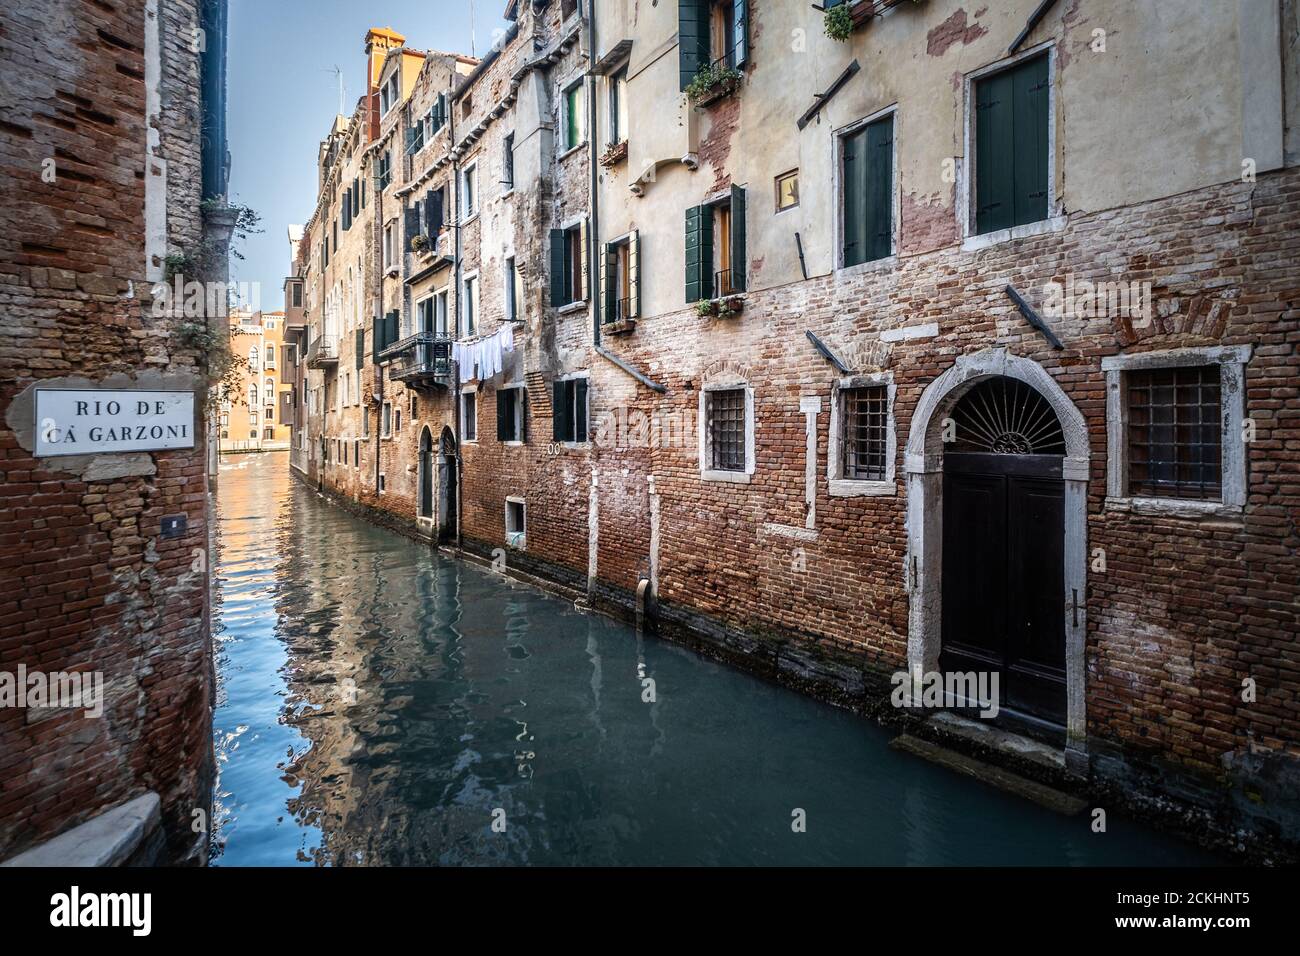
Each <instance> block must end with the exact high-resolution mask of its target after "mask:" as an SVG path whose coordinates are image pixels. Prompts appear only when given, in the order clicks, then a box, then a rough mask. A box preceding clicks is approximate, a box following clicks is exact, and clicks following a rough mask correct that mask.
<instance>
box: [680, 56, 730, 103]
mask: <svg viewBox="0 0 1300 956" xmlns="http://www.w3.org/2000/svg"><path fill="white" fill-rule="evenodd" d="M740 79H741V76H740V71H739V70H737V69H736V68H735V67H731V66H727V64H725V63H706V64H704V66H702V67H700V71H699V72H698V73H696V74H695V78H694V79H693V80H691V82H690V83H688V84H686V97H687V99H689V100H690V101H691V102H693V103H694V104H695V105H696V106H708V105H709V104H710V103H713V102H715V101H717V100H720V99H722V98H723V97H724V96H727V95H728V94H730V93H732V92H734V91H735V89H736V87H738V86H740Z"/></svg>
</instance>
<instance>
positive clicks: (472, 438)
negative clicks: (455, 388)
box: [458, 385, 478, 445]
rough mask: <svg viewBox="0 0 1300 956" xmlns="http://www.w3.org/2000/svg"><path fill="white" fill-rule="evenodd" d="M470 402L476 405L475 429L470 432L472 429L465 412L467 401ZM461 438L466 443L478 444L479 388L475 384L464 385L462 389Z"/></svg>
mask: <svg viewBox="0 0 1300 956" xmlns="http://www.w3.org/2000/svg"><path fill="white" fill-rule="evenodd" d="M466 402H470V403H472V404H473V406H474V430H473V434H470V429H469V428H468V427H467V425H466V421H467V417H468V416H466V414H465V403H466ZM458 411H459V416H458V417H459V418H460V440H461V444H464V445H477V444H478V388H477V387H476V386H473V385H462V386H461V390H460V408H459V410H458Z"/></svg>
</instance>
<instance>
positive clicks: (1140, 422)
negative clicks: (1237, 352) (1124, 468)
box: [1126, 365, 1223, 500]
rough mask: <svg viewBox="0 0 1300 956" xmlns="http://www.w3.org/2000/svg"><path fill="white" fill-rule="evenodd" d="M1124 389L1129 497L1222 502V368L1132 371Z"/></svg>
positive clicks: (1195, 367) (1185, 367) (1198, 367)
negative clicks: (1126, 417) (1126, 399)
mask: <svg viewBox="0 0 1300 956" xmlns="http://www.w3.org/2000/svg"><path fill="white" fill-rule="evenodd" d="M1126 391H1127V393H1128V463H1129V471H1128V487H1129V494H1131V495H1143V496H1149V497H1158V498H1200V499H1208V500H1217V499H1219V498H1220V497H1221V496H1222V467H1223V465H1222V460H1223V459H1222V445H1223V435H1222V419H1221V414H1222V412H1221V404H1220V397H1219V366H1218V365H1195V366H1184V367H1181V368H1179V367H1175V368H1156V369H1143V370H1140V371H1139V370H1134V371H1130V372H1128V373H1127V375H1126Z"/></svg>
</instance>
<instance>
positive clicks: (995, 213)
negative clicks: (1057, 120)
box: [975, 72, 1015, 233]
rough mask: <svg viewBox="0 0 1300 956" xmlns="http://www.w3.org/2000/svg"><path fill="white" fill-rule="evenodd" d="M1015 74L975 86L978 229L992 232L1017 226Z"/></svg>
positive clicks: (985, 80) (976, 210) (1004, 74)
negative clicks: (1013, 76) (1014, 142)
mask: <svg viewBox="0 0 1300 956" xmlns="http://www.w3.org/2000/svg"><path fill="white" fill-rule="evenodd" d="M1012 89H1013V85H1012V81H1011V73H1010V72H1003V73H998V74H997V75H995V76H991V77H989V78H987V79H984V80H980V81H979V82H978V83H977V84H976V86H975V230H976V232H981V233H984V232H992V231H994V230H995V229H1007V228H1010V227H1011V226H1012V225H1014V223H1015V175H1014V161H1013V157H1012V144H1013V131H1014V127H1013V125H1012V99H1013V93H1012Z"/></svg>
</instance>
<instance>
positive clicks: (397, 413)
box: [393, 408, 402, 432]
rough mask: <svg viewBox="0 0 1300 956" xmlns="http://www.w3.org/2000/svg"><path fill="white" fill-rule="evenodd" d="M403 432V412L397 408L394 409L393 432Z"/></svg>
mask: <svg viewBox="0 0 1300 956" xmlns="http://www.w3.org/2000/svg"><path fill="white" fill-rule="evenodd" d="M401 430H402V410H401V409H400V408H395V409H393V431H394V432H400V431H401Z"/></svg>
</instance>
